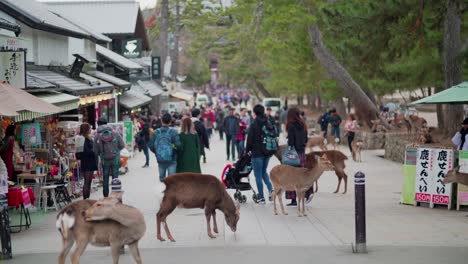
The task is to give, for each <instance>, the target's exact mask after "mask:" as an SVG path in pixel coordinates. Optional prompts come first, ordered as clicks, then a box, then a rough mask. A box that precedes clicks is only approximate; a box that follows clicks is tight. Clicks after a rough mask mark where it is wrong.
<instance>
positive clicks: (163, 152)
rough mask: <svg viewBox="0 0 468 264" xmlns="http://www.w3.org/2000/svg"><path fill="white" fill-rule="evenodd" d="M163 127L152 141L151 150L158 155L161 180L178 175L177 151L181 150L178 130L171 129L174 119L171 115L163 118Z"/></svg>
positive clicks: (154, 135)
mask: <svg viewBox="0 0 468 264" xmlns="http://www.w3.org/2000/svg"><path fill="white" fill-rule="evenodd" d="M161 121H162V127H160V128H158V129H156V131H154V133H153V137H152V138H151V140H150V144H149V148H150V150H151V152H153V153H154V154H155V155H156V160H157V162H158V169H159V180H160V181H162V180H164V178H166V176H168V175H171V174H174V173H176V170H177V150H178V149H179V148H180V137H179V134H178V133H177V130H175V129H174V128H171V127H169V126H170V125H171V122H172V117H171V115H170V114H169V113H166V114H164V115H163V116H162V120H161Z"/></svg>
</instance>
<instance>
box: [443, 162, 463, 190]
mask: <svg viewBox="0 0 468 264" xmlns="http://www.w3.org/2000/svg"><path fill="white" fill-rule="evenodd" d="M442 182H443V183H444V184H447V183H451V182H456V183H461V184H463V185H468V173H463V172H460V166H457V167H456V168H455V169H453V170H450V171H448V172H447V174H445V177H444V180H443V181H442Z"/></svg>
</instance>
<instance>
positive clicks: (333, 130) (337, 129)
mask: <svg viewBox="0 0 468 264" xmlns="http://www.w3.org/2000/svg"><path fill="white" fill-rule="evenodd" d="M331 136H332V137H336V138H337V139H338V143H341V138H340V126H331Z"/></svg>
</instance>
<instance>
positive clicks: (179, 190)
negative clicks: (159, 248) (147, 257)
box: [156, 173, 239, 242]
mask: <svg viewBox="0 0 468 264" xmlns="http://www.w3.org/2000/svg"><path fill="white" fill-rule="evenodd" d="M162 183H163V184H164V185H165V190H164V196H163V198H162V202H161V207H160V208H159V211H158V213H157V214H156V227H157V238H158V239H159V240H160V241H164V240H165V239H164V238H163V237H162V235H161V223H163V224H164V230H165V231H166V235H167V238H168V239H169V240H171V241H172V242H175V239H174V237H173V236H172V234H171V232H170V231H169V227H168V226H167V222H166V219H167V216H168V215H169V214H171V213H172V211H174V209H175V208H176V207H180V208H187V209H188V208H204V209H205V217H206V223H207V232H208V236H209V237H210V238H215V237H216V236H215V235H213V233H212V231H211V218H213V231H214V233H218V225H217V223H216V209H218V210H220V211H222V212H223V213H224V216H225V219H226V223H227V225H228V226H229V227H230V228H231V230H232V232H236V229H237V222H238V221H239V205H237V206H236V205H235V204H234V201H233V200H232V198H231V197H230V196H229V194H228V193H227V191H226V187H225V186H224V185H223V183H222V182H221V181H220V180H219V179H218V178H216V177H215V176H212V175H205V174H198V173H177V174H173V175H171V176H169V177H167V178H165V179H164V180H163V181H162Z"/></svg>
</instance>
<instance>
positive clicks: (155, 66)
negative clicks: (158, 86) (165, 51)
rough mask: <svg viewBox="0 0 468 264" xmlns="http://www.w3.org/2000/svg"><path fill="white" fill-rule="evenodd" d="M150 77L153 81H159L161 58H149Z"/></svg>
mask: <svg viewBox="0 0 468 264" xmlns="http://www.w3.org/2000/svg"><path fill="white" fill-rule="evenodd" d="M151 76H152V79H153V80H159V79H161V57H159V56H153V57H151Z"/></svg>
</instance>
